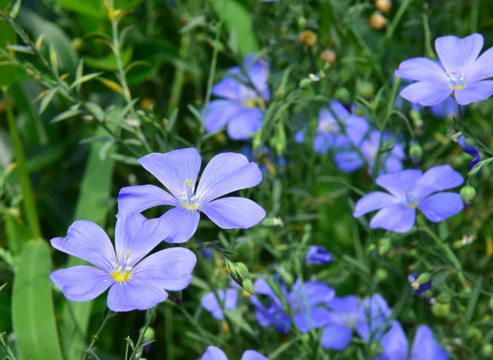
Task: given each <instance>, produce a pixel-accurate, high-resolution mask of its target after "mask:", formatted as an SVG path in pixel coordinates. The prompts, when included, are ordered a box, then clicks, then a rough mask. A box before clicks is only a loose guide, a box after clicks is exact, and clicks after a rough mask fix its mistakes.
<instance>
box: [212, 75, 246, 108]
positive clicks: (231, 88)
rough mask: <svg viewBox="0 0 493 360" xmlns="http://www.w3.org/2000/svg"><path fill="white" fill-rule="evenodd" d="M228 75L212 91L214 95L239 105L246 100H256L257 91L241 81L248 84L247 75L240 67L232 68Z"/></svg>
mask: <svg viewBox="0 0 493 360" xmlns="http://www.w3.org/2000/svg"><path fill="white" fill-rule="evenodd" d="M228 75H229V76H228ZM228 75H226V76H225V77H224V79H223V80H221V81H220V82H219V83H217V84H216V85H214V87H213V88H212V91H211V94H212V95H215V96H220V97H223V98H225V99H228V100H231V101H233V102H236V103H238V104H241V103H242V101H244V100H247V99H252V98H255V96H256V94H255V91H254V90H252V89H250V88H248V87H247V86H245V85H244V84H243V83H242V82H241V81H240V80H242V81H244V82H245V83H247V79H246V78H245V75H244V74H243V72H242V71H241V69H240V68H239V67H238V66H235V67H232V68H230V69H229V70H228Z"/></svg>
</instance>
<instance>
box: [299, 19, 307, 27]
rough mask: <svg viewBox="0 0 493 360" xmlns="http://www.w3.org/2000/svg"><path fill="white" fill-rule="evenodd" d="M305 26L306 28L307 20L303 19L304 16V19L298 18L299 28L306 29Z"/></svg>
mask: <svg viewBox="0 0 493 360" xmlns="http://www.w3.org/2000/svg"><path fill="white" fill-rule="evenodd" d="M305 26H306V18H305V17H303V16H302V17H299V18H298V27H299V28H300V29H304V28H305Z"/></svg>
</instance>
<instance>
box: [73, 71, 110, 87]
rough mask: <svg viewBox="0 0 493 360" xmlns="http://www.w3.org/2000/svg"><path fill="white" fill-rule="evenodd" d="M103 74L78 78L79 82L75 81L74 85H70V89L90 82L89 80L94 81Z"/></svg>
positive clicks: (98, 73)
mask: <svg viewBox="0 0 493 360" xmlns="http://www.w3.org/2000/svg"><path fill="white" fill-rule="evenodd" d="M101 74H102V72H97V73H92V74H87V75H84V76H81V77H80V78H78V79H77V80H75V81H74V82H73V83H72V85H70V89H73V88H74V87H76V86H78V85H80V84H82V83H85V82H86V81H89V80H92V79H94V78H96V77H98V76H99V75H101Z"/></svg>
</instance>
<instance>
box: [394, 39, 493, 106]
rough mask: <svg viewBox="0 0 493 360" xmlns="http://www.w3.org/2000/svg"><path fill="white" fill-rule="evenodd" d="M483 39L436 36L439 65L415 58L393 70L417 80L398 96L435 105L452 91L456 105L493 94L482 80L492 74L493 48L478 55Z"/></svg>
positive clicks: (492, 86) (492, 88) (491, 85)
mask: <svg viewBox="0 0 493 360" xmlns="http://www.w3.org/2000/svg"><path fill="white" fill-rule="evenodd" d="M483 42H484V40H483V36H482V35H480V34H472V35H469V36H467V37H465V38H464V39H460V38H458V37H456V36H443V37H439V38H437V39H436V40H435V50H436V52H437V54H438V58H439V59H440V64H436V63H435V62H434V61H432V60H429V59H426V58H422V57H419V58H413V59H409V60H405V61H403V62H402V63H401V64H400V65H399V69H397V70H396V71H395V76H398V77H401V78H403V79H408V80H413V81H417V82H416V83H414V84H411V85H409V86H408V87H406V88H405V89H404V90H402V91H401V93H400V95H401V96H402V97H403V98H404V99H406V100H408V101H410V102H412V103H419V104H421V105H425V106H432V105H436V104H439V103H441V102H442V101H444V100H445V99H446V98H447V97H448V96H450V94H452V93H454V97H455V100H456V101H457V103H459V104H460V105H467V104H470V103H472V102H475V101H481V100H486V99H487V98H489V97H490V96H491V94H493V81H491V80H485V79H488V78H490V77H492V76H493V67H492V66H491V64H492V63H493V48H491V49H488V50H487V51H485V52H484V53H483V54H482V55H481V56H479V53H480V52H481V49H482V48H483ZM478 56H479V57H478Z"/></svg>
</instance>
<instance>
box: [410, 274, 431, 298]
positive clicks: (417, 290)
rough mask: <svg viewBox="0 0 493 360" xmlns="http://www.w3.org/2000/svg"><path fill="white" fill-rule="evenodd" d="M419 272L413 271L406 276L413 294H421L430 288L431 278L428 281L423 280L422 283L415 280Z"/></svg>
mask: <svg viewBox="0 0 493 360" xmlns="http://www.w3.org/2000/svg"><path fill="white" fill-rule="evenodd" d="M419 275H420V274H419V273H413V274H409V276H408V277H407V280H409V283H410V284H411V287H412V288H413V289H414V295H421V294H422V293H424V292H425V291H427V290H431V287H432V281H433V279H432V278H430V280H429V281H427V282H425V283H424V284H419V283H418V282H417V281H416V280H418V278H419Z"/></svg>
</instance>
